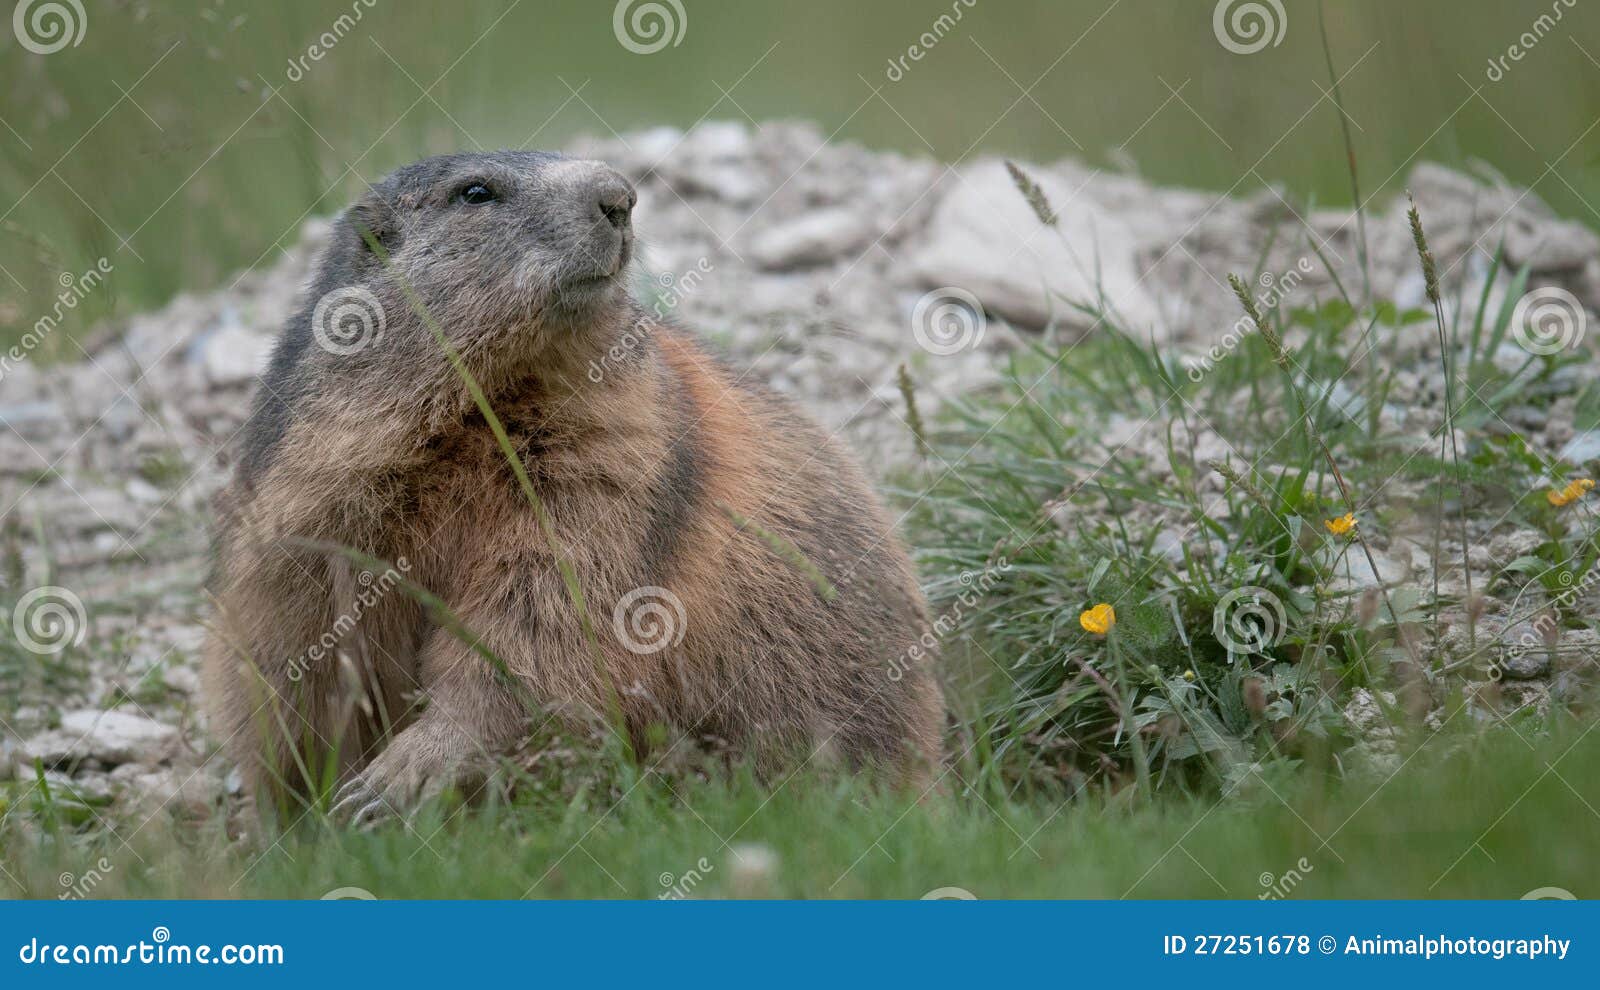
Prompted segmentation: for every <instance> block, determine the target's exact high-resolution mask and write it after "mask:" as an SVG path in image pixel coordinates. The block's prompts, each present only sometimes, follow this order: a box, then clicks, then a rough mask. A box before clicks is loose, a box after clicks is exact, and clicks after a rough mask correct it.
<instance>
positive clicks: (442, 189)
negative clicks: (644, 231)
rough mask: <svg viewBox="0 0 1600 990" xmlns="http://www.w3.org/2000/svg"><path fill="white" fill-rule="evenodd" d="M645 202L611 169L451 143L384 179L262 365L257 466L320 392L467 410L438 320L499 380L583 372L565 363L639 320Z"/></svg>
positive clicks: (491, 381)
mask: <svg viewBox="0 0 1600 990" xmlns="http://www.w3.org/2000/svg"><path fill="white" fill-rule="evenodd" d="M635 200H636V197H635V194H634V191H633V187H632V186H631V185H630V184H629V183H628V181H627V180H626V179H624V178H623V177H622V176H621V175H620V174H618V173H617V172H616V171H615V170H613V169H611V168H610V167H608V166H606V165H604V164H602V163H600V162H592V161H581V160H577V159H571V158H565V157H563V156H561V155H554V154H546V153H542V152H523V151H500V152H491V153H480V154H456V155H441V156H439V157H436V158H427V159H423V160H422V161H419V162H416V163H414V164H411V165H407V166H405V167H404V168H401V169H399V170H397V171H395V172H394V173H392V174H391V175H389V176H387V177H385V178H384V179H382V180H380V181H379V182H377V183H376V184H374V185H372V186H370V187H369V188H368V190H367V192H366V193H365V194H364V195H363V196H362V197H361V198H360V199H359V200H357V201H356V202H355V203H354V204H353V205H352V206H351V207H350V208H349V209H347V210H346V211H345V212H344V213H343V214H342V215H341V216H340V217H339V219H338V221H337V222H336V223H335V224H334V228H333V233H332V238H331V240H330V242H329V244H328V247H327V248H326V250H325V251H324V253H323V255H322V258H321V259H320V261H319V263H318V266H317V271H316V274H315V276H314V279H313V283H312V285H311V288H310V292H309V294H308V295H307V296H306V298H305V302H304V305H303V308H302V309H301V310H300V312H299V313H298V314H297V315H296V316H295V317H294V319H293V320H291V322H290V324H289V326H288V329H287V330H286V331H285V333H284V336H283V339H282V341H281V342H280V344H279V346H278V349H277V351H276V352H275V353H274V355H273V359H272V363H271V366H270V367H269V368H268V369H267V371H266V373H265V374H264V375H263V377H262V388H261V389H260V390H259V391H258V393H257V410H256V413H255V414H254V415H253V416H252V424H253V427H254V428H253V429H252V430H251V431H250V434H249V441H248V442H247V444H246V448H247V451H246V466H247V468H250V467H251V465H256V466H259V465H260V464H263V463H265V459H266V458H267V457H268V456H269V455H270V451H271V449H272V447H273V446H274V445H275V444H276V442H277V439H278V438H279V437H280V436H281V435H282V434H283V432H284V430H285V429H287V425H288V423H289V421H290V419H291V418H292V417H293V416H294V415H295V410H296V409H297V407H299V406H300V405H301V404H302V403H303V402H304V401H306V400H307V399H308V398H309V397H311V396H314V395H319V394H320V395H322V396H324V397H344V398H347V400H348V401H350V402H368V403H370V402H379V403H383V404H384V405H386V406H388V407H390V408H404V409H417V408H423V409H425V410H426V411H428V412H429V413H430V418H432V419H434V420H438V419H439V418H440V417H445V418H448V417H449V416H451V415H454V414H455V413H456V411H457V410H458V409H460V408H461V407H462V406H463V404H464V403H467V402H468V400H467V396H466V391H465V389H463V388H462V386H461V381H460V379H459V376H458V375H457V374H456V372H455V370H454V369H453V368H452V366H451V364H450V362H449V361H448V360H447V358H446V356H445V353H444V350H443V349H442V348H441V347H440V346H439V342H438V339H437V336H436V334H441V333H442V334H443V335H444V337H445V338H446V340H448V341H449V343H450V345H451V347H452V348H453V349H454V350H455V351H456V352H457V353H458V354H459V355H460V357H461V358H462V360H463V361H464V362H465V363H466V366H467V368H468V369H469V370H470V371H471V373H472V374H473V375H474V377H476V378H477V380H478V381H479V383H480V384H482V385H483V386H484V388H485V389H488V390H490V391H491V392H492V391H493V389H494V388H495V387H496V386H497V385H503V384H507V383H511V382H515V381H518V380H526V378H527V376H528V375H530V374H534V375H537V374H541V373H549V374H551V376H552V377H553V378H554V379H557V380H563V381H565V380H569V379H572V378H581V372H570V373H569V371H567V370H563V365H570V364H574V363H575V364H576V366H577V367H579V368H581V367H582V366H583V364H584V362H585V361H587V360H588V358H589V356H590V352H598V351H603V350H604V348H605V347H607V346H608V345H609V336H610V335H611V334H612V333H614V332H620V330H621V329H622V328H625V327H626V325H627V324H628V322H629V321H630V320H631V319H632V314H633V312H634V306H633V303H632V301H631V298H630V296H629V294H628V287H627V269H628V262H629V261H630V260H631V258H632V256H633V250H634V239H633V224H632V210H633V206H634V202H635Z"/></svg>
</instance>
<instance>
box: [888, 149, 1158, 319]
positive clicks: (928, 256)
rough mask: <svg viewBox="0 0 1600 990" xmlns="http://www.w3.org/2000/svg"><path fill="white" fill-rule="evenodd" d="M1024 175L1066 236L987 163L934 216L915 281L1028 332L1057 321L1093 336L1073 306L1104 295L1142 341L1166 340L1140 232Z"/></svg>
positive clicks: (1068, 191) (1052, 182)
mask: <svg viewBox="0 0 1600 990" xmlns="http://www.w3.org/2000/svg"><path fill="white" fill-rule="evenodd" d="M1024 170H1025V171H1027V172H1028V174H1029V175H1031V176H1032V177H1033V178H1034V180H1035V181H1037V182H1038V183H1039V186H1040V188H1041V189H1043V190H1044V194H1045V197H1046V198H1047V199H1048V200H1049V201H1050V203H1051V206H1052V207H1053V208H1054V209H1055V210H1056V212H1057V213H1058V214H1059V220H1058V221H1057V227H1058V230H1059V231H1060V233H1059V234H1058V233H1057V232H1056V231H1054V230H1050V229H1049V228H1046V227H1045V226H1044V225H1043V224H1041V223H1040V222H1039V218H1038V217H1036V216H1034V214H1033V210H1032V208H1030V207H1029V206H1028V203H1027V201H1026V200H1024V199H1023V197H1022V194H1021V193H1020V192H1018V191H1017V187H1016V186H1015V185H1014V184H1013V183H1012V181H1011V176H1010V174H1009V173H1008V172H1007V171H1006V168H1005V165H1004V163H1003V162H1001V161H1000V160H998V159H987V160H984V161H980V162H978V163H977V164H975V165H971V166H968V167H967V168H965V169H963V170H961V172H960V173H959V175H958V180H959V181H957V182H955V183H954V185H952V186H950V187H949V189H948V192H947V193H946V194H945V197H944V199H943V200H942V201H941V202H940V203H939V205H938V207H937V208H936V209H935V210H934V214H933V219H932V221H931V222H930V224H929V227H928V229H927V231H926V232H925V234H924V236H925V237H926V239H927V243H926V244H925V245H924V246H923V247H922V248H921V249H920V250H918V251H917V252H916V253H915V255H914V256H913V257H912V259H911V261H910V269H911V272H912V274H913V275H914V277H915V278H916V279H917V281H918V282H919V283H920V284H922V285H924V286H926V287H928V288H942V287H946V286H949V287H953V288H959V289H964V290H965V291H967V292H970V293H972V294H973V295H975V296H976V297H977V298H978V300H979V301H980V302H982V303H983V307H984V309H986V310H988V311H989V312H991V313H994V314H997V315H999V316H1003V317H1005V318H1006V319H1008V320H1011V321H1013V322H1015V323H1019V324H1022V325H1025V326H1029V327H1042V326H1044V325H1045V323H1046V322H1047V321H1048V319H1049V318H1050V316H1051V314H1054V316H1055V317H1056V319H1057V321H1058V323H1059V324H1060V325H1061V326H1065V327H1068V328H1071V329H1074V330H1078V331H1086V330H1088V329H1089V328H1090V327H1091V326H1092V325H1093V322H1094V321H1093V320H1092V319H1090V318H1089V317H1086V316H1085V315H1083V314H1082V313H1080V312H1078V311H1077V310H1076V309H1073V308H1072V306H1071V305H1070V303H1072V302H1077V303H1085V304H1091V305H1097V304H1098V301H1099V300H1100V299H1101V298H1102V297H1103V298H1104V300H1105V301H1106V303H1107V304H1108V305H1109V307H1110V308H1111V309H1112V310H1114V312H1115V313H1116V314H1117V315H1118V316H1119V317H1120V321H1121V322H1122V323H1123V324H1124V325H1125V326H1126V328H1127V329H1128V330H1129V331H1130V332H1132V333H1133V334H1135V335H1136V336H1140V337H1142V336H1144V335H1145V334H1146V333H1148V332H1150V331H1152V330H1155V331H1157V333H1158V334H1159V333H1160V327H1158V326H1157V322H1158V313H1159V311H1158V309H1157V306H1156V303H1155V300H1154V299H1153V298H1152V297H1151V295H1150V294H1149V293H1148V292H1147V291H1146V290H1145V288H1144V287H1143V286H1142V285H1140V284H1139V274H1138V271H1137V267H1136V265H1135V262H1134V258H1135V252H1136V250H1137V246H1138V245H1137V240H1136V238H1135V236H1134V233H1133V231H1132V230H1131V229H1130V228H1129V227H1128V226H1127V225H1126V224H1125V223H1124V222H1123V221H1122V220H1121V219H1120V218H1119V217H1117V216H1116V215H1115V214H1113V213H1111V212H1110V211H1109V210H1107V209H1105V208H1104V207H1102V206H1100V205H1099V204H1098V203H1096V202H1095V201H1094V200H1093V199H1092V198H1091V197H1090V196H1089V194H1088V193H1087V192H1085V191H1083V190H1076V189H1074V188H1072V187H1071V186H1070V185H1068V184H1067V183H1066V182H1065V181H1063V180H1061V179H1059V178H1057V177H1056V176H1055V175H1053V174H1052V173H1050V172H1049V171H1047V170H1046V169H1043V168H1040V167H1037V166H1024ZM1097 279H1098V285H1097V284H1096V280H1097Z"/></svg>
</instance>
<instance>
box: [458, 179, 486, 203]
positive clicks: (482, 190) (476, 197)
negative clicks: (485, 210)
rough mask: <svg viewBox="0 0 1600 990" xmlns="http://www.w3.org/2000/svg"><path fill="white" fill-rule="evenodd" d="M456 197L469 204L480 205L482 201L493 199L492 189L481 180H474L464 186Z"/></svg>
mask: <svg viewBox="0 0 1600 990" xmlns="http://www.w3.org/2000/svg"><path fill="white" fill-rule="evenodd" d="M456 198H457V199H459V200H461V202H463V203H467V204H469V205H471V206H482V205H483V204H484V203H493V202H494V201H495V195H494V190H492V189H490V188H489V187H488V186H486V185H484V184H483V183H481V182H474V183H472V184H471V185H469V186H466V187H465V188H463V189H462V190H461V192H460V193H459V194H458V195H457V197H456Z"/></svg>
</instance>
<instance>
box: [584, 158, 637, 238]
mask: <svg viewBox="0 0 1600 990" xmlns="http://www.w3.org/2000/svg"><path fill="white" fill-rule="evenodd" d="M593 192H594V200H595V209H597V210H599V211H600V216H601V218H603V219H604V220H605V221H606V222H607V223H609V224H610V225H611V226H613V227H615V228H616V229H617V230H626V229H627V227H628V222H629V218H630V217H631V216H632V215H633V204H634V203H636V202H638V197H637V196H636V195H635V194H634V192H633V186H632V185H630V184H629V183H628V180H627V179H624V178H623V177H622V176H620V175H617V174H616V173H615V172H612V173H610V174H607V175H602V176H600V177H599V178H598V179H596V180H595V184H594V189H593Z"/></svg>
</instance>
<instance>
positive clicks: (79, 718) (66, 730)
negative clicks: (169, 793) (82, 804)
mask: <svg viewBox="0 0 1600 990" xmlns="http://www.w3.org/2000/svg"><path fill="white" fill-rule="evenodd" d="M177 743H178V730H177V729H175V728H173V727H172V726H170V725H163V724H162V723H160V722H157V721H155V720H154V719H149V718H145V717H144V716H143V715H133V714H130V713H128V712H122V711H99V710H97V709H82V710H79V711H74V712H68V713H66V714H65V715H62V716H61V727H60V728H59V729H52V730H50V731H49V732H45V733H42V734H40V735H38V736H35V737H34V738H32V739H29V740H28V741H27V742H25V743H23V744H22V747H21V751H20V756H21V758H22V760H23V761H24V762H26V763H28V764H31V763H32V762H33V761H34V760H35V759H38V760H40V761H42V762H43V763H45V764H46V765H55V764H61V763H68V762H75V761H77V760H83V759H92V760H98V761H99V762H101V763H104V764H106V765H108V766H116V765H119V764H123V763H145V764H154V763H159V762H161V761H162V760H165V759H167V758H168V757H170V756H171V755H172V753H173V751H174V749H175V748H176V747H177Z"/></svg>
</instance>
